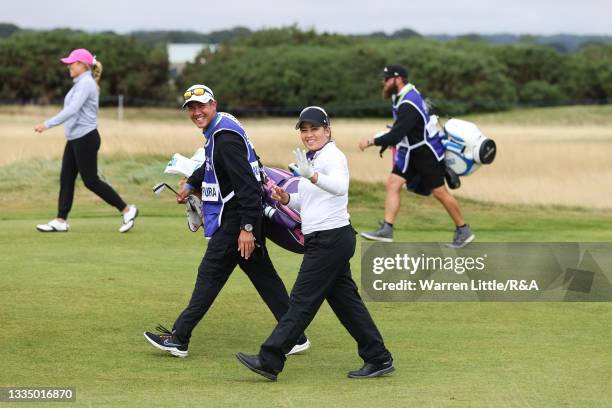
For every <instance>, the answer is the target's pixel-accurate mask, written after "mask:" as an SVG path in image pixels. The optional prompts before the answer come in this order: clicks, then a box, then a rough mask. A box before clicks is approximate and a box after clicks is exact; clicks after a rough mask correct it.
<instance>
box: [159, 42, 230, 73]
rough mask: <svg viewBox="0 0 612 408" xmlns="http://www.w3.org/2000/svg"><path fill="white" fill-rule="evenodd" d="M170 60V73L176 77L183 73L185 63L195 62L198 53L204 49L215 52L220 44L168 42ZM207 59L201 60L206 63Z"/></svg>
mask: <svg viewBox="0 0 612 408" xmlns="http://www.w3.org/2000/svg"><path fill="white" fill-rule="evenodd" d="M166 47H167V51H168V60H169V63H170V75H171V76H172V77H173V78H174V77H176V76H177V75H178V74H180V73H181V71H182V70H183V68H184V67H185V64H186V63H188V62H194V61H195V58H196V57H197V55H198V54H199V53H200V52H201V51H202V50H204V49H208V50H209V51H211V52H215V51H216V50H217V48H218V47H219V44H177V43H168V45H167V46H166ZM205 62H206V61H200V63H205Z"/></svg>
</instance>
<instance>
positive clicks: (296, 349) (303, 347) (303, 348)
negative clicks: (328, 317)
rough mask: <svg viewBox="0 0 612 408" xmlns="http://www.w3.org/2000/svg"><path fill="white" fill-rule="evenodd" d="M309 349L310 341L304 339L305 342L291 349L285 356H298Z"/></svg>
mask: <svg viewBox="0 0 612 408" xmlns="http://www.w3.org/2000/svg"><path fill="white" fill-rule="evenodd" d="M309 348H310V340H308V339H306V341H305V342H304V343H302V344H296V345H295V346H293V348H292V349H291V350H290V351H289V352H288V353H287V354H286V355H287V356H290V355H292V354H299V353H301V352H303V351H306V350H308V349H309Z"/></svg>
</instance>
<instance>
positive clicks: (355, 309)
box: [259, 225, 391, 372]
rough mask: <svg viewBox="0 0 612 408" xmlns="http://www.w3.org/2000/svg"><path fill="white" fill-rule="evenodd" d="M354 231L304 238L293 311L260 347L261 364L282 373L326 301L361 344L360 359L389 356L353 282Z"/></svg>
mask: <svg viewBox="0 0 612 408" xmlns="http://www.w3.org/2000/svg"><path fill="white" fill-rule="evenodd" d="M355 241H356V240H355V230H353V227H352V226H351V225H347V226H345V227H341V228H337V229H332V230H328V231H318V232H314V233H311V234H307V235H306V236H305V247H306V252H305V253H304V260H303V261H302V266H301V267H300V272H299V274H298V277H297V280H296V282H295V285H294V286H293V289H292V291H291V297H290V298H289V310H288V311H287V313H286V314H285V315H284V316H283V318H282V319H281V320H280V321H279V322H278V325H277V326H276V328H275V329H274V331H273V332H272V334H271V335H270V337H268V339H267V340H266V341H265V343H263V344H262V346H261V349H260V351H259V357H260V359H261V361H262V364H263V365H264V366H265V367H267V368H270V369H273V370H275V371H276V372H280V371H281V370H282V369H283V366H284V364H285V353H286V352H287V351H288V350H289V349H291V346H292V345H293V344H294V343H295V341H296V339H297V338H298V337H299V335H300V333H302V332H303V331H304V330H305V329H306V327H308V325H309V324H310V322H311V321H312V319H313V318H314V316H315V314H316V313H317V311H318V310H319V307H321V304H322V303H323V300H325V299H327V302H328V303H329V305H330V306H331V308H332V310H333V311H334V313H335V314H336V316H337V317H338V319H339V320H340V322H341V323H342V325H343V326H344V327H345V328H346V330H348V332H349V333H350V335H351V336H353V338H354V339H355V340H356V341H357V346H358V350H359V356H360V357H361V358H362V359H363V360H364V361H365V362H369V363H383V362H385V361H387V360H389V359H390V358H391V353H390V352H389V351H388V350H387V348H386V347H385V345H384V343H383V339H382V336H381V334H380V332H379V331H378V329H377V328H376V325H375V324H374V321H373V320H372V317H371V316H370V313H369V312H368V309H367V308H366V307H365V305H364V304H363V301H362V300H361V297H360V296H359V292H358V291H357V285H356V284H355V282H354V281H353V279H352V278H351V267H350V264H349V261H350V259H351V258H352V257H353V254H354V253H355Z"/></svg>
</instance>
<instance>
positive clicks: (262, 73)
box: [177, 28, 612, 115]
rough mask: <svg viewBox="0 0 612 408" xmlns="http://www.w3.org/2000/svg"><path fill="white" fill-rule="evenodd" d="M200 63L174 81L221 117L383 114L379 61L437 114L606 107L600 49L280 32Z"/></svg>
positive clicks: (607, 62)
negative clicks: (320, 111)
mask: <svg viewBox="0 0 612 408" xmlns="http://www.w3.org/2000/svg"><path fill="white" fill-rule="evenodd" d="M200 57H201V58H198V59H197V61H198V62H195V63H193V64H189V65H188V66H187V67H186V69H185V70H184V72H183V75H182V76H181V77H180V78H178V80H177V84H178V85H179V86H183V87H184V86H188V85H189V84H190V83H194V82H205V83H207V84H209V85H210V86H211V87H213V89H214V91H215V92H216V94H217V95H218V96H219V98H220V99H221V100H222V101H223V102H224V103H226V104H227V107H228V109H230V110H231V109H234V110H236V109H247V110H251V111H259V110H263V111H269V110H270V109H271V108H274V109H275V110H276V111H277V112H285V111H286V112H293V111H295V110H297V109H299V107H302V106H306V105H310V104H321V105H325V106H326V107H328V108H329V109H330V110H331V111H332V112H334V113H335V114H337V115H338V114H339V115H377V114H388V103H384V102H382V101H381V97H380V91H381V74H382V67H383V66H384V65H385V64H388V63H400V64H403V65H405V66H406V67H407V68H408V71H409V80H410V81H411V82H412V83H414V84H415V85H416V86H417V88H418V89H419V90H420V91H421V92H422V93H423V94H424V95H425V96H426V97H428V98H429V99H430V101H431V103H432V104H433V105H434V108H436V110H437V111H438V112H439V113H444V114H464V113H467V112H474V111H494V110H501V109H507V108H510V107H514V106H516V105H517V104H521V105H554V104H572V103H593V102H606V101H610V100H612V46H609V45H608V46H606V45H597V46H592V47H586V48H584V49H581V50H580V51H578V52H576V53H573V54H565V53H560V52H558V51H556V50H555V49H553V48H549V47H543V46H540V45H535V44H515V45H491V44H487V43H483V42H471V41H466V40H460V41H451V42H439V41H436V40H431V39H424V38H418V37H415V38H410V39H403V40H388V39H385V40H377V39H360V38H356V37H345V36H340V35H328V34H325V35H318V34H316V33H314V32H312V31H310V32H302V31H299V30H297V29H295V28H287V29H273V30H264V31H260V32H256V33H254V34H253V35H251V36H250V37H246V38H242V39H239V40H236V41H233V42H229V43H226V44H225V45H224V46H223V47H222V48H221V49H219V50H218V51H217V52H214V53H210V52H207V51H205V52H203V54H202V55H201V56H200ZM202 61H205V63H202Z"/></svg>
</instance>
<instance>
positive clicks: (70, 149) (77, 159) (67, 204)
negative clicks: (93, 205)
mask: <svg viewBox="0 0 612 408" xmlns="http://www.w3.org/2000/svg"><path fill="white" fill-rule="evenodd" d="M99 149H100V134H99V133H98V130H97V129H94V130H92V131H91V132H89V133H87V134H86V135H85V136H83V137H80V138H78V139H74V140H69V141H68V143H66V148H65V149H64V157H63V158H62V171H61V173H60V192H59V200H58V201H59V202H58V209H57V218H64V219H66V218H68V213H69V212H70V209H71V208H72V201H73V199H74V182H75V180H76V176H77V174H78V173H81V178H82V179H83V183H84V184H85V187H87V188H88V189H89V190H91V191H93V192H94V193H96V195H98V197H100V198H101V199H103V200H104V201H106V202H107V203H108V204H110V205H112V206H113V207H115V208H117V210H119V211H122V210H123V209H124V208H125V206H126V204H125V202H124V201H123V200H122V199H121V197H119V194H117V193H116V192H115V190H113V188H112V187H111V186H109V185H108V184H106V183H105V182H103V181H102V180H100V177H98V150H99Z"/></svg>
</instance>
